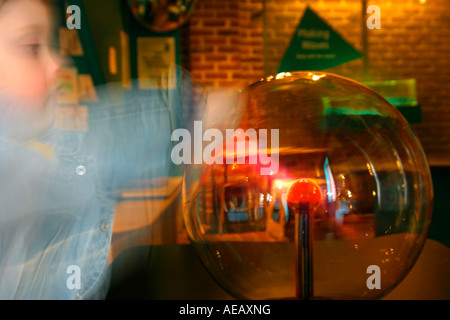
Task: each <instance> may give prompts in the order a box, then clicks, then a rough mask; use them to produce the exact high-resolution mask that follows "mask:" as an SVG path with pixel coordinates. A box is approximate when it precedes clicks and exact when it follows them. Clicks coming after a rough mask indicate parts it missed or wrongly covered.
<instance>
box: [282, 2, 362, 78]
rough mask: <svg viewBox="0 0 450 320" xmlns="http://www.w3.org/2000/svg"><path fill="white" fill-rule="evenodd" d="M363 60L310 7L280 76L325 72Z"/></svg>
mask: <svg viewBox="0 0 450 320" xmlns="http://www.w3.org/2000/svg"><path fill="white" fill-rule="evenodd" d="M361 57H362V54H361V53H359V52H358V51H356V50H355V49H354V48H353V47H352V46H351V45H350V44H348V43H347V42H346V41H345V40H344V39H343V38H342V37H341V36H340V35H339V34H338V33H337V32H336V31H334V30H333V29H332V28H331V27H330V26H329V25H328V24H327V23H326V22H325V21H323V20H322V19H321V18H320V17H319V16H318V15H317V14H316V13H315V12H314V11H313V10H311V9H310V8H309V7H307V8H306V11H305V14H304V15H303V17H302V19H301V20H300V23H299V25H298V27H297V29H296V31H295V33H294V35H293V37H292V40H291V43H290V45H289V47H288V49H287V50H286V53H285V55H284V58H283V60H282V61H281V64H280V67H279V68H278V72H288V71H298V70H322V69H327V68H331V67H334V66H337V65H339V64H342V63H345V62H348V61H351V60H354V59H358V58H361Z"/></svg>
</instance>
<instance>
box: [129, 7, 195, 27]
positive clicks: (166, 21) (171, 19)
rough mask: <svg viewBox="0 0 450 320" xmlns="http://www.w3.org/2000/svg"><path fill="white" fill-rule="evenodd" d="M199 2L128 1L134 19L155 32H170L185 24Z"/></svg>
mask: <svg viewBox="0 0 450 320" xmlns="http://www.w3.org/2000/svg"><path fill="white" fill-rule="evenodd" d="M196 2H197V0H156V1H148V0H128V5H129V7H130V9H131V12H132V13H133V15H134V17H135V18H136V19H137V20H138V21H139V22H141V23H142V24H143V25H144V26H146V27H147V28H148V29H150V30H152V31H155V32H169V31H172V30H175V29H177V28H179V27H180V26H181V25H182V24H184V23H185V22H186V21H187V20H188V18H189V16H190V15H191V13H192V11H193V10H194V7H195V4H196Z"/></svg>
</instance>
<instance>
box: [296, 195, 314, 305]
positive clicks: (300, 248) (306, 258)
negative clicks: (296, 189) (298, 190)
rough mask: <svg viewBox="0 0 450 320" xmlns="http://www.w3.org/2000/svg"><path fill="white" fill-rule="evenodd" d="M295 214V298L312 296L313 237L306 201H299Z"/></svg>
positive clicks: (309, 298) (310, 297)
mask: <svg viewBox="0 0 450 320" xmlns="http://www.w3.org/2000/svg"><path fill="white" fill-rule="evenodd" d="M297 210H298V211H297V213H296V215H295V251H296V252H295V253H296V256H295V270H296V273H295V289H296V292H295V294H296V298H297V299H300V300H311V299H312V298H313V287H314V286H313V248H312V244H313V242H312V241H313V238H312V226H311V219H312V217H311V214H310V212H309V211H310V207H309V203H308V202H300V203H299V206H298V209H297Z"/></svg>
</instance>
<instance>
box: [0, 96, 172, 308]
mask: <svg viewBox="0 0 450 320" xmlns="http://www.w3.org/2000/svg"><path fill="white" fill-rule="evenodd" d="M166 98H167V97H165V96H164V93H158V92H153V93H151V92H149V93H146V95H145V96H143V95H142V94H139V95H136V94H135V93H133V92H131V93H129V94H126V95H125V96H122V98H121V99H119V101H113V100H114V99H111V100H110V101H109V103H106V104H105V105H104V106H96V108H94V107H93V108H91V112H90V114H89V131H88V132H67V131H63V130H58V129H55V128H52V129H50V130H49V131H48V132H47V133H45V134H44V135H43V136H42V137H40V138H39V139H38V146H39V147H40V150H41V151H40V152H38V151H36V147H35V146H36V143H34V144H31V143H25V144H22V145H13V144H12V143H9V142H6V141H2V142H0V179H1V183H0V210H1V211H0V299H102V298H104V297H105V296H106V293H107V289H108V282H109V267H108V255H109V248H110V242H111V235H112V225H113V220H114V210H115V198H116V195H117V192H118V190H123V189H127V188H136V187H138V188H139V187H148V186H149V184H150V183H151V182H150V181H151V180H152V179H153V178H157V177H161V176H168V175H169V174H170V171H171V169H172V168H173V165H172V162H171V159H170V151H171V148H172V143H171V141H170V135H171V131H172V129H173V117H171V115H172V113H171V112H170V110H169V107H168V104H167V99H166ZM123 102H125V103H123ZM172 103H173V102H172ZM175 103H178V102H176V101H175ZM73 266H75V269H73ZM74 270H75V271H74ZM78 271H79V273H78ZM78 276H79V277H78ZM78 280H79V281H78ZM78 285H80V286H78Z"/></svg>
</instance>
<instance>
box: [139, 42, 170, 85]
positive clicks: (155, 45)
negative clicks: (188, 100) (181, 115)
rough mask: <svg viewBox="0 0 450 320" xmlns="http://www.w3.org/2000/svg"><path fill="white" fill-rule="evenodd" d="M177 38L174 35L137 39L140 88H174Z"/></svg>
mask: <svg viewBox="0 0 450 320" xmlns="http://www.w3.org/2000/svg"><path fill="white" fill-rule="evenodd" d="M175 63H176V61H175V39H174V38H173V37H143V38H138V39H137V67H138V83H139V89H144V90H156V89H174V88H175V85H176V81H177V79H176V71H175Z"/></svg>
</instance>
